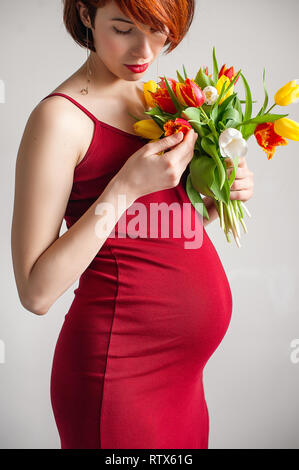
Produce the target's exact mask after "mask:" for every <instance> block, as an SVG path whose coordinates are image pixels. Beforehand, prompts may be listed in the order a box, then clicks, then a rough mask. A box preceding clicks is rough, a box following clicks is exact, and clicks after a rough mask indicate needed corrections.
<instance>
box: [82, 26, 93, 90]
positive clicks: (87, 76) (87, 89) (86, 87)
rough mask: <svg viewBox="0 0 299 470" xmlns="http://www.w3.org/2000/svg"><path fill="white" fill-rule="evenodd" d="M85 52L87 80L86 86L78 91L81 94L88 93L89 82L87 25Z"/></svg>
mask: <svg viewBox="0 0 299 470" xmlns="http://www.w3.org/2000/svg"><path fill="white" fill-rule="evenodd" d="M86 53H87V62H86V65H87V72H86V80H87V85H86V88H82V90H81V91H80V93H81V95H87V94H88V84H89V83H90V78H89V77H90V76H91V70H90V68H89V59H90V49H89V48H88V26H87V27H86Z"/></svg>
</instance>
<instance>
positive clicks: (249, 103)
mask: <svg viewBox="0 0 299 470" xmlns="http://www.w3.org/2000/svg"><path fill="white" fill-rule="evenodd" d="M241 77H242V80H243V84H244V88H245V98H246V105H245V112H244V119H245V121H248V120H249V119H250V118H251V115H252V96H251V91H250V87H249V85H248V83H247V80H246V78H245V77H244V75H243V74H242V73H241Z"/></svg>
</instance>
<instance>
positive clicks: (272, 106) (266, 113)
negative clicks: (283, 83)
mask: <svg viewBox="0 0 299 470" xmlns="http://www.w3.org/2000/svg"><path fill="white" fill-rule="evenodd" d="M274 106H276V103H274V104H273V106H271V108H269V109H268V111H266V112H265V114H268V113H270V111H271V109H273V108H274Z"/></svg>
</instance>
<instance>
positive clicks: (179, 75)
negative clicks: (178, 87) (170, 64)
mask: <svg viewBox="0 0 299 470" xmlns="http://www.w3.org/2000/svg"><path fill="white" fill-rule="evenodd" d="M176 74H177V77H178V80H179V82H180V83H185V79H184V78H183V77H182V75H181V74H180V72H179V71H178V70H177V71H176Z"/></svg>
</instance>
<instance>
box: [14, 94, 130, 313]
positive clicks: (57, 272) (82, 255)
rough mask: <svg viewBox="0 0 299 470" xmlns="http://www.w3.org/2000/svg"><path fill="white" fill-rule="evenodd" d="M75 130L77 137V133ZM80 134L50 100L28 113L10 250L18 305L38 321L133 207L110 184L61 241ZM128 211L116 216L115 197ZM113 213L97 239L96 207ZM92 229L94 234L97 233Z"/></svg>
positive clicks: (114, 181) (69, 117)
mask: <svg viewBox="0 0 299 470" xmlns="http://www.w3.org/2000/svg"><path fill="white" fill-rule="evenodd" d="M76 129H77V132H76ZM78 135H80V131H79V132H78V122H76V121H75V118H74V116H73V114H71V113H68V111H66V108H65V107H63V106H62V104H61V103H58V101H56V103H54V100H48V102H41V103H40V104H39V105H38V106H37V107H36V108H35V109H34V110H33V111H32V113H31V115H30V117H29V119H28V122H27V125H26V127H25V130H24V133H23V137H22V140H21V143H20V147H19V151H18V156H17V161H16V173H15V197H14V212H13V220H12V229H11V247H12V259H13V268H14V275H15V279H16V284H17V289H18V294H19V298H20V301H21V303H22V305H23V306H24V307H25V308H26V309H27V310H29V311H30V312H32V313H35V314H37V315H43V314H45V313H47V311H48V310H49V308H50V307H51V305H52V304H53V303H54V302H55V300H56V299H58V298H59V297H60V296H61V295H62V294H63V293H64V292H65V291H66V290H67V289H68V288H69V287H70V286H71V285H72V284H73V283H74V282H75V281H76V280H77V279H78V278H79V277H80V275H81V274H82V273H83V271H84V270H85V269H86V268H87V266H88V265H89V264H90V262H91V261H92V259H93V258H94V257H95V255H96V254H97V253H98V251H99V250H100V248H101V247H102V245H103V244H104V243H105V241H106V239H107V237H108V236H109V233H110V232H111V231H112V229H113V228H114V226H115V224H116V223H117V221H118V220H119V218H120V217H121V215H122V213H123V212H124V211H125V210H126V209H127V208H128V207H129V206H130V205H131V204H132V203H133V202H134V199H133V198H130V194H129V193H128V192H127V191H126V189H125V188H124V187H122V184H121V181H119V180H118V179H117V178H113V179H112V180H111V181H110V183H109V184H108V185H107V186H106V188H105V190H104V191H103V192H102V194H101V195H100V197H99V198H98V199H97V200H96V201H95V203H94V204H93V205H92V206H91V207H90V208H89V209H88V210H87V211H86V212H85V213H84V214H83V216H82V217H81V218H80V219H79V220H78V221H77V222H76V223H75V224H74V225H73V226H72V227H70V228H69V230H68V231H67V232H65V233H64V234H63V235H62V236H61V237H59V232H60V229H61V225H62V222H63V218H64V214H65V210H66V206H67V203H68V199H69V195H70V192H71V189H72V185H73V173H74V168H75V166H76V163H77V161H78V158H79V149H80V143H79V138H78V137H77V136H78ZM119 193H126V195H127V206H126V207H124V208H122V211H121V212H120V213H117V195H118V194H119ZM101 202H103V203H109V204H112V205H113V207H114V208H115V214H116V215H115V216H113V211H110V212H108V217H107V216H106V217H105V219H104V220H103V224H102V225H103V228H105V235H104V236H102V237H99V229H101V219H102V218H103V217H102V216H101V214H98V215H96V214H95V207H96V206H97V205H98V204H99V203H101ZM96 224H97V232H96Z"/></svg>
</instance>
